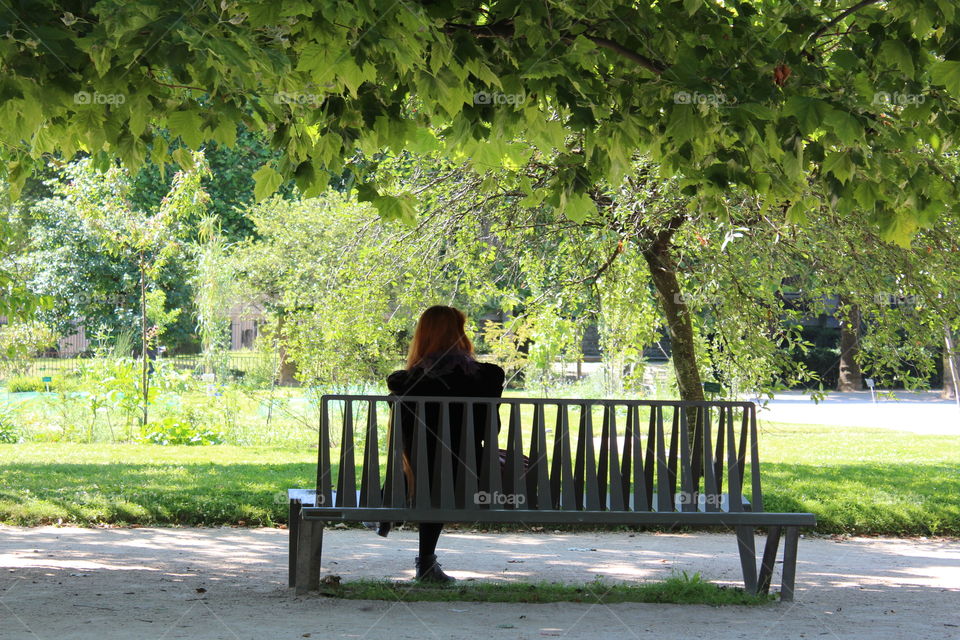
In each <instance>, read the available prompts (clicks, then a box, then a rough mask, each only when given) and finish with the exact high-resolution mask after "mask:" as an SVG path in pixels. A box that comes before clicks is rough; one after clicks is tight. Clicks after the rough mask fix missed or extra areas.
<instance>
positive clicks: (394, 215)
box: [373, 193, 417, 225]
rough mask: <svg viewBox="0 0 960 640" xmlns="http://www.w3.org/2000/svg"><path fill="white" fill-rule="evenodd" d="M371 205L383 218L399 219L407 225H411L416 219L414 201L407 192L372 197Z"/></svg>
mask: <svg viewBox="0 0 960 640" xmlns="http://www.w3.org/2000/svg"><path fill="white" fill-rule="evenodd" d="M373 206H374V207H376V208H377V212H378V213H379V214H380V217H381V218H383V219H384V220H399V221H400V222H402V223H404V224H407V225H412V224H413V223H414V222H416V220H417V209H416V202H415V201H414V199H413V195H412V194H409V193H404V194H401V195H399V196H379V197H377V198H375V199H374V201H373Z"/></svg>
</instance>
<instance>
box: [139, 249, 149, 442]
mask: <svg viewBox="0 0 960 640" xmlns="http://www.w3.org/2000/svg"><path fill="white" fill-rule="evenodd" d="M140 357H141V359H142V362H143V367H142V369H141V370H140V383H141V386H142V389H143V417H142V419H141V423H140V425H141V427H143V428H144V429H146V427H147V419H148V417H149V416H148V414H147V412H148V410H149V409H148V408H147V403H148V401H149V400H150V371H149V369H148V367H149V356H148V355H147V272H146V266H145V265H144V264H143V252H142V251H141V252H140Z"/></svg>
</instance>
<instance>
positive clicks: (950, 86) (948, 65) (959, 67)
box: [930, 60, 960, 99]
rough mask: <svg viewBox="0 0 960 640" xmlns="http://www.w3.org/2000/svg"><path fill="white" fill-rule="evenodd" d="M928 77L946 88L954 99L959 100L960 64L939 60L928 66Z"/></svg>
mask: <svg viewBox="0 0 960 640" xmlns="http://www.w3.org/2000/svg"><path fill="white" fill-rule="evenodd" d="M930 77H931V78H933V81H934V82H935V83H937V84H941V85H943V86H944V87H946V88H947V91H949V92H950V93H951V94H952V95H953V97H954V98H958V99H960V62H957V61H955V60H940V61H938V62H934V63H933V64H932V65H930Z"/></svg>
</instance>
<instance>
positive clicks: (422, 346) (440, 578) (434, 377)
mask: <svg viewBox="0 0 960 640" xmlns="http://www.w3.org/2000/svg"><path fill="white" fill-rule="evenodd" d="M466 320H467V318H466V316H465V315H464V314H463V312H462V311H460V310H459V309H454V308H453V307H446V306H434V307H430V308H429V309H427V310H426V311H424V312H423V315H421V316H420V320H419V321H418V322H417V328H416V330H415V331H414V334H413V340H412V342H411V343H410V352H409V354H408V356H407V368H406V369H404V370H402V371H395V372H393V373H391V374H390V376H389V377H388V378H387V386H388V387H389V389H390V392H391V393H392V394H394V395H396V396H400V397H403V396H444V397H471V398H499V397H500V396H501V394H502V392H503V383H504V373H503V369H501V368H500V367H498V366H497V365H494V364H488V363H484V362H477V360H476V358H474V354H473V344H471V342H470V339H469V338H468V337H467V335H466V333H465V332H464V325H465V324H466ZM463 410H464V407H463V406H462V405H460V406H457V405H456V404H451V405H450V444H451V448H452V451H451V454H452V459H453V466H454V477H457V471H458V465H460V464H462V463H463V461H462V460H460V459H459V455H460V438H461V434H462V428H463ZM486 419H487V407H486V406H482V405H481V406H476V407H474V425H477V426H478V427H479V425H484V424H486ZM424 422H425V423H426V435H427V438H426V442H427V460H428V464H427V469H428V471H429V478H430V483H431V485H432V483H433V481H434V478H433V474H434V458H435V455H436V450H437V444H438V442H439V439H440V436H439V426H440V406H439V404H434V403H427V405H426V407H425V411H424ZM401 425H402V435H403V451H404V467H405V470H406V471H407V474H406V475H407V478H408V482H410V481H412V479H413V474H412V469H411V467H410V465H409V463H410V460H411V459H412V456H413V443H414V434H415V433H416V427H417V414H416V406H415V404H414V403H412V402H411V403H404V404H403V409H402V410H401ZM483 432H484V430H483V429H480V428H477V429H476V431H475V437H476V447H475V449H474V450H475V451H476V452H477V456H478V460H479V456H480V452H481V451H482V450H483V449H482V447H483V440H484V438H483ZM492 446H497V443H495V442H494V443H492ZM475 468H479V466H477V467H475ZM413 490H416V487H413ZM388 528H389V527H386V529H388ZM386 529H385V528H384V526H381V532H380V533H381V535H386V533H385V531H386ZM442 529H443V523H441V522H421V523H420V555H419V556H417V559H416V568H417V580H421V581H425V582H434V583H450V582H453V578H451V577H450V576H448V575H446V574H445V573H444V572H443V571H442V570H441V569H440V565H439V564H438V563H437V555H436V548H437V540H438V539H439V538H440V531H441V530H442Z"/></svg>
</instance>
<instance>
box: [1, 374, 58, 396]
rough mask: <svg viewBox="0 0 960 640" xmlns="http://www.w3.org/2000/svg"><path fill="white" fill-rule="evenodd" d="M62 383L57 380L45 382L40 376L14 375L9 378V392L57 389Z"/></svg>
mask: <svg viewBox="0 0 960 640" xmlns="http://www.w3.org/2000/svg"><path fill="white" fill-rule="evenodd" d="M59 388H60V385H59V384H58V382H57V381H56V380H54V381H52V382H44V381H43V379H42V378H41V377H40V376H13V377H12V378H10V379H9V380H7V393H23V392H26V391H47V390H48V389H49V390H50V391H56V390H57V389H59Z"/></svg>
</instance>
